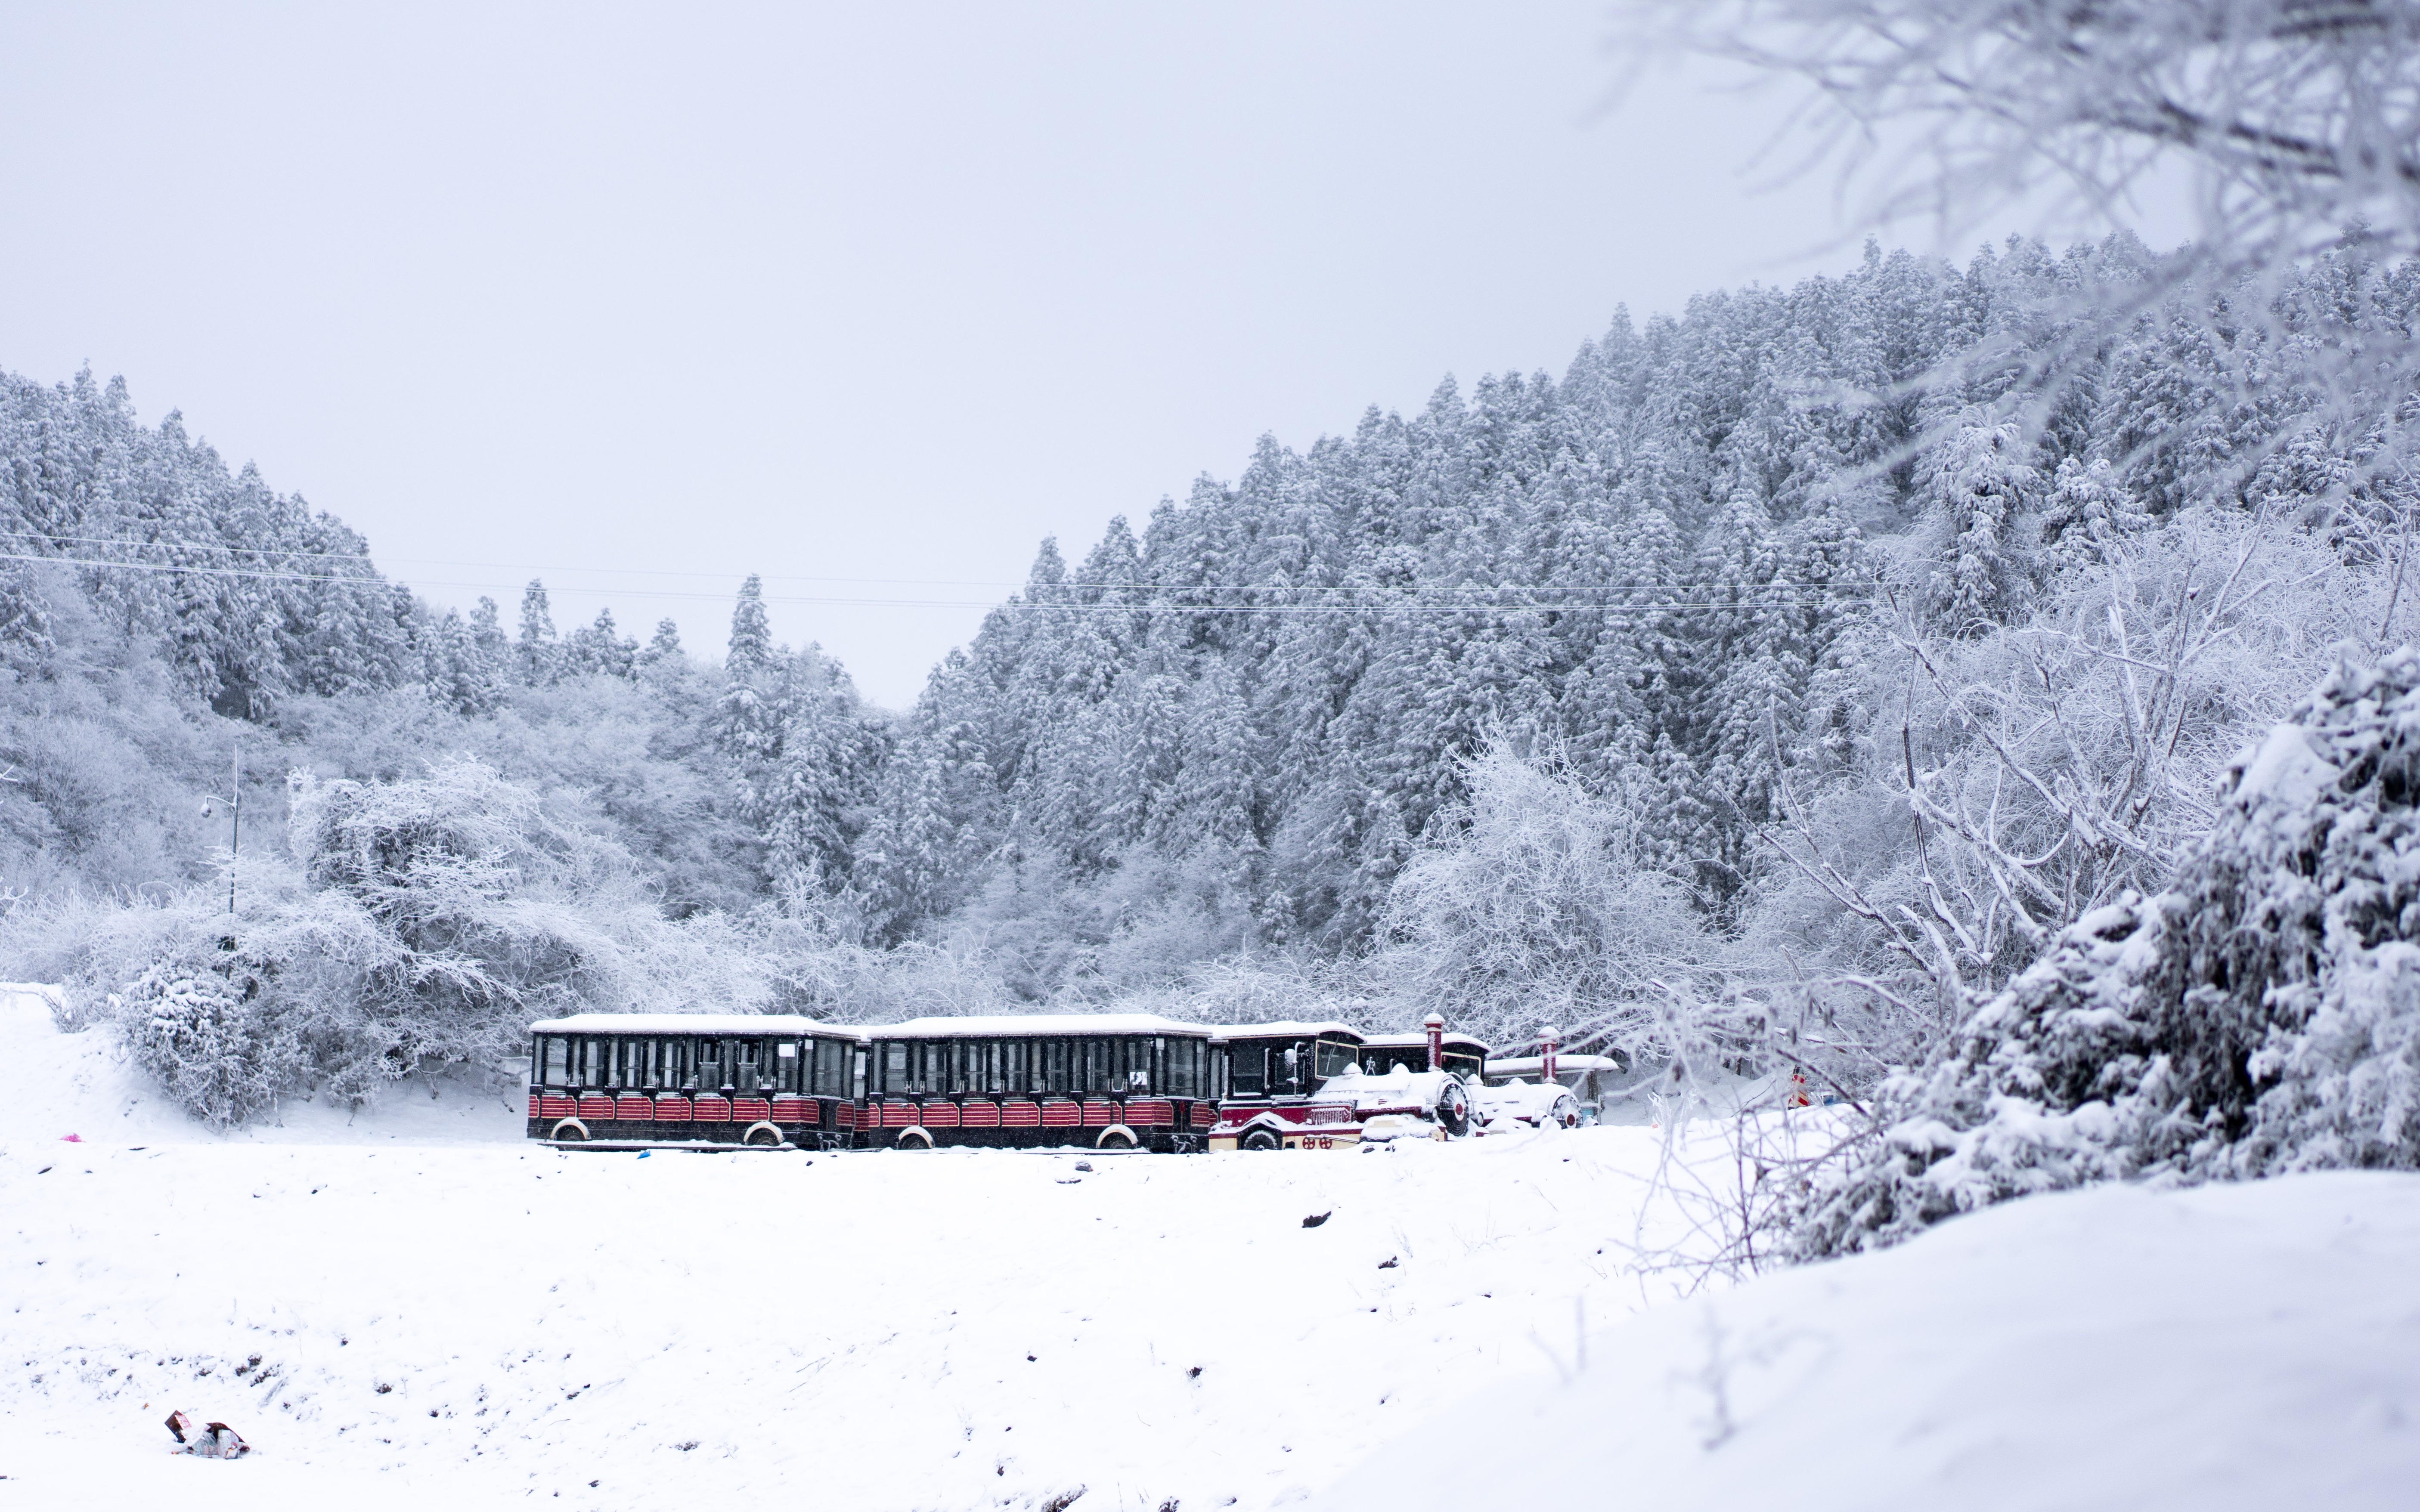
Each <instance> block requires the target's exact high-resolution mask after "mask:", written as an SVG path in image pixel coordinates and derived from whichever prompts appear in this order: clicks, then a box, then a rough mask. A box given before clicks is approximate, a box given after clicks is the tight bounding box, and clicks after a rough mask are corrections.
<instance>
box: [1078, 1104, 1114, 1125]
mask: <svg viewBox="0 0 2420 1512" xmlns="http://www.w3.org/2000/svg"><path fill="white" fill-rule="evenodd" d="M1117 1121H1118V1105H1117V1104H1116V1103H1085V1104H1084V1127H1085V1128H1087V1129H1106V1128H1108V1127H1109V1125H1110V1124H1113V1123H1116V1122H1117Z"/></svg>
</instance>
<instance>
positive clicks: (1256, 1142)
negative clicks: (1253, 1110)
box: [1237, 1129, 1285, 1149]
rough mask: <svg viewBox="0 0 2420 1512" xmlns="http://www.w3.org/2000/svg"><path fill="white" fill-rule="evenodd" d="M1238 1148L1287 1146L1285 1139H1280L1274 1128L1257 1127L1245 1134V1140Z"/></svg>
mask: <svg viewBox="0 0 2420 1512" xmlns="http://www.w3.org/2000/svg"><path fill="white" fill-rule="evenodd" d="M1237 1148H1239V1149H1284V1148H1285V1141H1284V1140H1282V1139H1280V1138H1279V1137H1278V1136H1277V1133H1276V1131H1274V1130H1270V1129H1255V1130H1253V1131H1252V1132H1251V1133H1250V1134H1246V1135H1245V1136H1244V1138H1243V1142H1242V1143H1241V1144H1240V1145H1239V1146H1238V1147H1237Z"/></svg>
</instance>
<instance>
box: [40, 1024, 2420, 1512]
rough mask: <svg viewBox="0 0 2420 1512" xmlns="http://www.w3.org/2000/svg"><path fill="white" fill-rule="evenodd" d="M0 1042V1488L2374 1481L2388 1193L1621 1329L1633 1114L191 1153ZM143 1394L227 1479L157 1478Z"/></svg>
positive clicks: (71, 1052) (2415, 1236)
mask: <svg viewBox="0 0 2420 1512" xmlns="http://www.w3.org/2000/svg"><path fill="white" fill-rule="evenodd" d="M0 1049H5V1051H6V1052H7V1054H8V1057H9V1059H10V1063H11V1064H12V1065H14V1066H16V1067H18V1068H20V1069H21V1070H23V1069H25V1068H28V1067H30V1068H31V1074H30V1076H29V1077H28V1078H27V1080H26V1082H25V1083H24V1084H23V1085H22V1086H21V1087H20V1088H18V1089H17V1091H16V1093H15V1094H14V1095H13V1096H12V1099H11V1100H10V1102H9V1103H8V1106H7V1108H6V1109H5V1110H0V1211H5V1212H6V1213H7V1214H8V1222H7V1224H6V1226H5V1229H0V1298H5V1305H6V1309H7V1310H6V1311H5V1312H0V1366H5V1368H0V1476H5V1477H6V1478H5V1479H0V1506H7V1507H18V1506H23V1507H29V1508H46V1509H47V1508H77V1507H123V1506H129V1505H171V1506H176V1507H178V1508H195V1509H205V1508H216V1507H229V1508H232V1507H236V1506H245V1507H261V1506H302V1505H305V1504H335V1503H337V1502H338V1501H339V1500H341V1503H342V1504H344V1505H347V1506H368V1507H383V1506H388V1505H397V1506H400V1505H403V1504H407V1503H410V1504H416V1505H425V1504H427V1503H428V1502H429V1501H430V1499H431V1498H442V1499H443V1500H444V1502H445V1504H449V1505H451V1506H455V1507H464V1508H470V1507H483V1506H504V1505H529V1504H533V1503H542V1504H548V1505H561V1506H566V1507H594V1508H632V1509H637V1508H653V1507H674V1506H681V1507H690V1506H696V1505H726V1504H732V1502H731V1498H733V1497H735V1496H737V1497H747V1496H752V1495H753V1496H756V1497H761V1498H766V1499H768V1500H766V1501H764V1502H762V1503H761V1504H768V1505H799V1506H830V1507H835V1508H846V1509H852V1512H854V1509H868V1512H882V1509H889V1508H900V1509H909V1508H921V1509H945V1508H977V1507H991V1506H1007V1507H1038V1506H1047V1505H1049V1504H1052V1503H1054V1502H1060V1501H1062V1499H1063V1498H1065V1497H1067V1496H1068V1495H1069V1494H1070V1493H1073V1492H1076V1491H1078V1489H1079V1488H1080V1489H1081V1495H1080V1496H1079V1497H1078V1499H1077V1500H1076V1501H1075V1502H1074V1503H1072V1504H1070V1505H1073V1506H1076V1507H1078V1508H1080V1509H1081V1512H1093V1509H1095V1508H1098V1509H1102V1512H1107V1509H1110V1508H1117V1509H1134V1508H1141V1509H1156V1508H1160V1507H1163V1506H1167V1505H1170V1504H1175V1505H1177V1506H1181V1507H1185V1508H1193V1509H1207V1508H1217V1507H1222V1506H1235V1507H1240V1508H1248V1509H1249V1508H1259V1507H1268V1506H1277V1505H1285V1504H1310V1505H1319V1506H1332V1507H1336V1508H1340V1509H1342V1508H1346V1507H1350V1508H1354V1509H1356V1512H1367V1509H1369V1508H1372V1507H1378V1506H1386V1505H1401V1506H1436V1507H1450V1508H1453V1509H1455V1512H1481V1509H1486V1508H1492V1507H1497V1506H1560V1505H1563V1504H1571V1503H1576V1504H1591V1503H1603V1502H1607V1501H1610V1502H1613V1503H1615V1504H1640V1505H1654V1506H1657V1507H1659V1508H1687V1507H1700V1506H1702V1507H1734V1506H1745V1505H1752V1504H1767V1503H1772V1504H1787V1505H1794V1506H1808V1505H1812V1506H1837V1507H1844V1508H1845V1507H1853V1506H1907V1507H1916V1506H1948V1505H1955V1506H1958V1507H1960V1508H1961V1509H1962V1512H1973V1509H1976V1508H1998V1507H2009V1508H2017V1507H2083V1506H2109V1507H2118V1506H2128V1507H2135V1508H2140V1507H2147V1506H2176V1507H2196V1508H2207V1507H2229V1506H2246V1507H2251V1506H2264V1507H2265V1506H2278V1505H2287V1504H2315V1505H2324V1506H2331V1507H2347V1506H2352V1507H2368V1506H2378V1507H2387V1506H2396V1507H2402V1506H2410V1505H2412V1504H2414V1502H2413V1497H2414V1496H2415V1494H2420V1492H2416V1491H2415V1488H2420V1180H2415V1179H2412V1178H2406V1177H2335V1178H2325V1179H2313V1180H2296V1181H2287V1182H2273V1183H2269V1184H2267V1185H2264V1186H2259V1187H2249V1188H2241V1189H2231V1190H2218V1191H2206V1192H2201V1193H2194V1194H2185V1195H2168V1196H2155V1195H2151V1194H2147V1193H2141V1192H2134V1191H2104V1192H2098V1193H2089V1194H2085V1195H2083V1196H2075V1197H2069V1198H2062V1199H2055V1200H2051V1201H2039V1202H2032V1203H2025V1204H2020V1205H2017V1206H2014V1207H2011V1208H2007V1209H2003V1210H2000V1211H1994V1212H1992V1213H1988V1214H1985V1215H1983V1216H1981V1217H1979V1218H1976V1219H1971V1220H1967V1221H1964V1222H1962V1223H1958V1224H1953V1225H1950V1226H1948V1227H1947V1228H1945V1229H1944V1230H1942V1231H1940V1232H1939V1233H1936V1234H1934V1235H1932V1236H1931V1237H1929V1238H1928V1239H1926V1240H1923V1241H1921V1242H1917V1243H1916V1244H1913V1245H1910V1246H1908V1247H1906V1248H1904V1249H1902V1250H1900V1251H1897V1252H1895V1253H1892V1254H1888V1255H1885V1256H1881V1257H1874V1258H1870V1259H1865V1260H1858V1261H1854V1262H1850V1263H1846V1264H1840V1265H1834V1266H1827V1267H1823V1268H1820V1269H1814V1270H1808V1271H1803V1272H1799V1273H1788V1274H1782V1275H1777V1276H1773V1277H1768V1278H1767V1279H1764V1280H1762V1281H1760V1282H1757V1283H1755V1284H1753V1285H1750V1286H1747V1287H1744V1288H1736V1289H1733V1290H1730V1291H1727V1292H1724V1293H1721V1294H1719V1295H1715V1296H1710V1297H1704V1298H1700V1299H1699V1300H1697V1301H1694V1302H1689V1303H1684V1304H1671V1303H1661V1304H1655V1305H1649V1303H1650V1302H1651V1301H1652V1300H1653V1298H1652V1292H1651V1291H1649V1290H1645V1289H1643V1288H1641V1287H1640V1285H1639V1284H1638V1282H1637V1280H1636V1279H1634V1278H1632V1277H1629V1276H1626V1275H1625V1274H1624V1273H1623V1272H1622V1270H1621V1266H1620V1263H1619V1259H1620V1256H1621V1253H1622V1247H1623V1245H1624V1244H1625V1243H1627V1242H1631V1241H1633V1240H1634V1239H1636V1238H1637V1237H1638V1236H1639V1235H1640V1233H1641V1231H1642V1229H1641V1218H1642V1207H1643V1206H1644V1209H1645V1211H1644V1217H1645V1223H1644V1233H1645V1235H1646V1236H1647V1237H1648V1238H1649V1239H1650V1240H1653V1239H1656V1238H1658V1237H1662V1236H1661V1233H1660V1231H1659V1225H1663V1226H1668V1225H1669V1224H1670V1223H1671V1222H1672V1219H1671V1217H1670V1215H1669V1214H1668V1212H1667V1211H1664V1209H1663V1208H1662V1206H1661V1205H1660V1204H1655V1203H1652V1202H1651V1201H1650V1200H1649V1198H1648V1193H1649V1191H1650V1187H1649V1183H1648V1182H1647V1180H1645V1173H1646V1171H1647V1170H1648V1169H1649V1167H1650V1165H1651V1164H1652V1159H1653V1153H1654V1144H1653V1140H1654V1134H1653V1133H1652V1131H1649V1130H1643V1129H1603V1130H1589V1131H1583V1132H1580V1133H1577V1134H1532V1135H1522V1136H1515V1137H1511V1138H1505V1139H1500V1140H1498V1139H1490V1140H1483V1141H1475V1142H1471V1143H1466V1144H1460V1145H1453V1146H1436V1145H1425V1144H1423V1145H1413V1146H1405V1147H1400V1148H1398V1149H1392V1150H1387V1151H1373V1152H1370V1153H1355V1154H1286V1155H1265V1156H1246V1155H1234V1156H1218V1157H1212V1156H1201V1157H1191V1158H1178V1157H1172V1156H1151V1155H1132V1156H1120V1157H1107V1156H1092V1157H1089V1164H1090V1165H1092V1167H1093V1169H1092V1170H1090V1171H1089V1172H1087V1171H1082V1170H1078V1168H1077V1162H1078V1159H1079V1158H1084V1157H1079V1156H1078V1155H1077V1154H1074V1153H1058V1152H1052V1153H1018V1152H977V1151H958V1152H946V1151H945V1152H938V1153H932V1154H916V1155H907V1154H892V1153H851V1154H844V1155H828V1156H815V1157H806V1156H800V1155H796V1154H788V1153H783V1154H749V1155H675V1154H657V1155H652V1156H649V1157H646V1158H644V1159H642V1158H640V1157H638V1156H635V1155H631V1154H627V1153H626V1154H604V1153H595V1152H589V1153H580V1154H566V1153H557V1152H554V1151H550V1150H542V1149H531V1148H529V1147H528V1146H527V1145H526V1143H525V1142H524V1141H522V1140H521V1139H520V1121H519V1116H518V1108H517V1107H516V1106H515V1105H513V1104H514V1103H515V1102H517V1100H509V1099H504V1098H495V1097H489V1098H484V1099H483V1098H479V1097H476V1096H473V1095H470V1094H468V1093H459V1092H449V1093H446V1094H444V1095H441V1096H439V1097H437V1098H436V1099H434V1100H430V1099H427V1096H426V1094H425V1093H417V1094H413V1095H412V1096H411V1097H409V1098H402V1097H399V1098H398V1099H397V1100H396V1103H395V1104H394V1105H393V1106H392V1107H390V1108H387V1109H383V1110H381V1111H380V1113H379V1114H377V1115H376V1116H374V1117H365V1118H363V1119H346V1118H345V1117H344V1116H343V1115H341V1114H335V1113H331V1112H329V1111H327V1110H316V1109H306V1110H298V1111H296V1112H295V1113H294V1114H292V1115H290V1116H289V1117H288V1119H287V1124H286V1127H284V1128H281V1129H271V1130H263V1131H259V1132H257V1133H256V1134H246V1135H244V1136H241V1137H238V1138H232V1139H228V1138H218V1137H213V1136H210V1135H208V1134H205V1133H203V1132H201V1131H199V1130H197V1129H195V1128H194V1126H192V1125H190V1124H188V1123H185V1122H184V1121H183V1120H182V1119H179V1118H178V1117H177V1116H176V1115H175V1114H174V1113H173V1111H172V1110H163V1109H161V1108H160V1107H159V1106H158V1105H157V1104H156V1103H155V1102H154V1101H153V1100H152V1099H150V1098H149V1096H148V1095H147V1093H146V1092H145V1091H144V1090H143V1089H142V1088H141V1087H140V1086H139V1085H138V1084H135V1083H133V1082H131V1081H129V1080H128V1079H127V1078H126V1075H125V1072H123V1070H122V1069H121V1068H119V1067H117V1066H116V1065H115V1064H113V1063H112V1062H111V1061H110V1059H109V1057H107V1056H106V1054H105V1053H104V1052H103V1051H102V1049H101V1046H100V1044H99V1043H98V1042H97V1041H96V1039H95V1037H91V1036H63V1035H59V1034H57V1033H55V1032H54V1031H53V1030H52V1029H51V1027H50V1026H49V1022H48V1019H47V1016H46V1015H45V1014H44V1013H43V1012H42V1011H41V1010H40V1007H39V1002H38V1000H36V999H34V998H32V997H31V996H29V995H19V996H16V997H14V998H11V999H8V1000H7V1001H6V1003H5V1005H0ZM69 1133H75V1134H81V1135H82V1140H81V1141H80V1142H77V1143H67V1142H63V1140H62V1139H61V1135H63V1134H69ZM1321 1213H1326V1214H1330V1215H1331V1216H1329V1217H1328V1218H1327V1219H1326V1222H1324V1223H1322V1224H1320V1225H1319V1226H1318V1227H1304V1226H1303V1220H1304V1219H1305V1218H1306V1217H1310V1216H1313V1215H1317V1214H1321ZM1582 1309H1585V1316H1586V1318H1587V1319H1588V1320H1589V1325H1590V1333H1589V1334H1588V1335H1586V1342H1585V1347H1584V1348H1583V1346H1582V1335H1581V1332H1580V1328H1579V1323H1578V1319H1579V1318H1580V1317H1581V1316H1582ZM1632 1315H1637V1316H1632ZM172 1407H181V1408H183V1409H184V1410H185V1411H186V1412H190V1413H192V1414H193V1415H194V1417H195V1418H197V1419H205V1418H219V1419H224V1420H225V1421H226V1422H229V1423H231V1424H233V1425H234V1426H236V1427H238V1428H239V1429H240V1430H241V1431H242V1432H243V1433H244V1434H245V1436H246V1437H247V1438H249V1439H250V1440H251V1441H252V1443H254V1444H255V1445H256V1446H257V1448H258V1450H259V1452H258V1453H257V1454H256V1455H255V1456H254V1457H252V1458H248V1459H244V1460H240V1461H236V1462H232V1463H223V1462H215V1461H203V1460H195V1459H191V1458H183V1457H178V1456H175V1455H172V1454H170V1453H168V1452H167V1451H168V1438H167V1435H166V1433H165V1432H164V1430H163V1428H162V1427H161V1426H160V1420H161V1419H162V1418H163V1417H164V1416H165V1415H166V1413H167V1412H168V1410H169V1409H170V1408H172ZM747 1504H760V1503H756V1502H750V1503H747Z"/></svg>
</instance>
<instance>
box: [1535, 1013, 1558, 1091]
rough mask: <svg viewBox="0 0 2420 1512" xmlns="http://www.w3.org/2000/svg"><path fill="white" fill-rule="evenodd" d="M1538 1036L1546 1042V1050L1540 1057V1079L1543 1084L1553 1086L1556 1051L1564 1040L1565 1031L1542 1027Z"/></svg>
mask: <svg viewBox="0 0 2420 1512" xmlns="http://www.w3.org/2000/svg"><path fill="white" fill-rule="evenodd" d="M1538 1038H1539V1039H1540V1040H1541V1041H1544V1054H1543V1055H1542V1056H1541V1057H1540V1058H1539V1064H1538V1080H1539V1082H1540V1084H1541V1085H1544V1086H1552V1085H1553V1084H1554V1080H1555V1051H1556V1050H1557V1049H1559V1047H1560V1046H1561V1044H1562V1042H1563V1031H1562V1030H1560V1029H1558V1028H1552V1027H1549V1028H1544V1029H1540V1030H1539V1031H1538Z"/></svg>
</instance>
